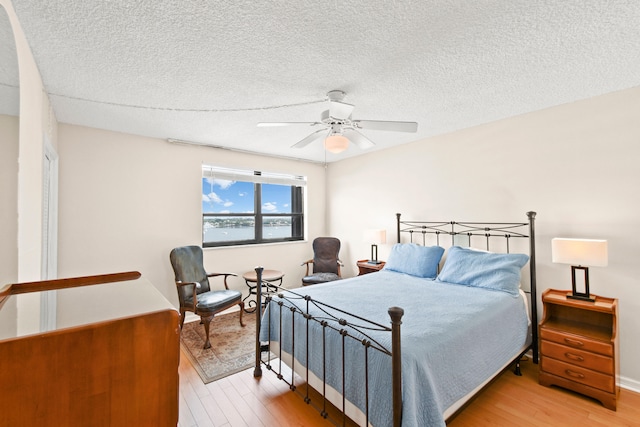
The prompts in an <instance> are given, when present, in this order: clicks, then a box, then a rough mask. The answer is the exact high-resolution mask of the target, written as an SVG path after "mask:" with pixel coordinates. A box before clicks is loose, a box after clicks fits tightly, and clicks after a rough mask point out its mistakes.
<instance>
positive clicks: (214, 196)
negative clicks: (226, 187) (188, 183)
mask: <svg viewBox="0 0 640 427" xmlns="http://www.w3.org/2000/svg"><path fill="white" fill-rule="evenodd" d="M205 197H208V199H209V200H207V201H208V202H213V203H222V199H221V198H220V196H218V195H217V194H216V193H214V192H211V193H209V194H206V195H205V194H203V195H202V199H203V200H204V198H205Z"/></svg>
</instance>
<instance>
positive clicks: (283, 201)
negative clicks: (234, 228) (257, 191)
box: [202, 178, 291, 214]
mask: <svg viewBox="0 0 640 427" xmlns="http://www.w3.org/2000/svg"><path fill="white" fill-rule="evenodd" d="M253 208H254V184H253V183H252V182H245V181H229V180H222V179H215V178H202V212H203V213H253V211H254V209H253ZM290 212H291V187H290V186H287V185H275V184H262V213H265V214H268V213H290Z"/></svg>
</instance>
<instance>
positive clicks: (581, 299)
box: [567, 294, 596, 302]
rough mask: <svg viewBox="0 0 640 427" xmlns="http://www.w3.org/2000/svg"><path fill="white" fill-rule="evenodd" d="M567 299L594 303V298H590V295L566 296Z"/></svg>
mask: <svg viewBox="0 0 640 427" xmlns="http://www.w3.org/2000/svg"><path fill="white" fill-rule="evenodd" d="M567 298H568V299H577V300H580V301H588V302H596V300H595V298H591V295H572V294H567Z"/></svg>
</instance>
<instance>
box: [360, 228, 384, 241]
mask: <svg viewBox="0 0 640 427" xmlns="http://www.w3.org/2000/svg"><path fill="white" fill-rule="evenodd" d="M364 241H365V242H368V243H374V244H380V243H386V242H387V230H366V231H365V232H364Z"/></svg>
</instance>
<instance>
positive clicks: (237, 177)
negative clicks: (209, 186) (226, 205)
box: [202, 165, 307, 187]
mask: <svg viewBox="0 0 640 427" xmlns="http://www.w3.org/2000/svg"><path fill="white" fill-rule="evenodd" d="M202 177H203V178H213V179H224V180H227V181H245V182H257V183H261V184H278V185H291V186H294V187H306V185H307V178H306V177H304V176H297V175H289V174H282V173H272V172H260V171H251V170H242V169H231V168H224V167H220V166H213V165H202Z"/></svg>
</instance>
